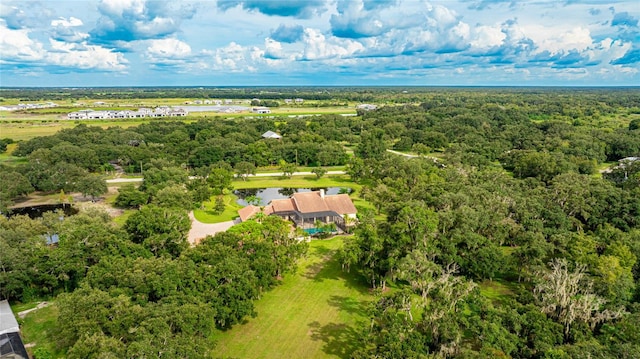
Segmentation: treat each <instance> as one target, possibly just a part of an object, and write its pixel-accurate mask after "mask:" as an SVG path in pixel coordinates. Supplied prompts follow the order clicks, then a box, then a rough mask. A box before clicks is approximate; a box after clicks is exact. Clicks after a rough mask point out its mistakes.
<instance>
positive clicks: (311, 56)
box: [301, 28, 364, 60]
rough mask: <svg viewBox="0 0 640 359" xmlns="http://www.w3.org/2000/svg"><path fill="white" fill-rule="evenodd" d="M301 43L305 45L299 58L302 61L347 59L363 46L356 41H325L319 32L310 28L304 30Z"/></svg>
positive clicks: (325, 38) (331, 39)
mask: <svg viewBox="0 0 640 359" xmlns="http://www.w3.org/2000/svg"><path fill="white" fill-rule="evenodd" d="M302 42H303V43H304V45H305V47H304V51H303V54H302V56H301V59H303V60H321V59H328V58H334V57H338V58H341V57H348V56H351V55H353V54H355V53H357V52H359V51H362V50H364V46H363V45H362V44H361V43H360V42H358V41H354V40H349V39H338V38H336V37H330V38H329V39H327V37H325V36H324V35H323V34H322V33H321V32H320V31H319V30H316V29H310V28H307V29H305V30H304V35H303V37H302Z"/></svg>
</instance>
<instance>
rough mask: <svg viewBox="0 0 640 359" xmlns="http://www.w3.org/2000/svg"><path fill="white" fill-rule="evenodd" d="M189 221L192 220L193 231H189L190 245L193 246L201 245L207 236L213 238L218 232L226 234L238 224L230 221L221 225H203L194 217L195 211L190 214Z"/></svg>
mask: <svg viewBox="0 0 640 359" xmlns="http://www.w3.org/2000/svg"><path fill="white" fill-rule="evenodd" d="M189 219H191V230H190V231H189V243H191V245H192V246H194V245H196V244H198V243H200V241H201V240H202V239H203V238H204V237H206V236H213V235H214V234H216V233H218V232H224V231H226V230H227V229H229V228H231V226H233V225H234V224H236V222H234V221H228V222H221V223H202V222H200V221H198V220H197V219H196V217H194V216H193V211H191V212H189Z"/></svg>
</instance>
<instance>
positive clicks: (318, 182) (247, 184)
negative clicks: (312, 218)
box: [233, 175, 362, 191]
mask: <svg viewBox="0 0 640 359" xmlns="http://www.w3.org/2000/svg"><path fill="white" fill-rule="evenodd" d="M233 187H234V188H235V189H249V188H269V187H285V188H315V187H348V188H352V189H354V190H356V191H360V189H361V188H362V186H361V185H359V184H357V183H355V182H353V181H352V180H351V178H350V177H349V176H348V175H337V176H324V177H322V178H320V179H317V178H316V176H293V177H291V178H279V177H251V178H248V179H247V180H246V181H243V180H238V179H236V180H234V181H233Z"/></svg>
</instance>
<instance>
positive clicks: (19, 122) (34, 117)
mask: <svg viewBox="0 0 640 359" xmlns="http://www.w3.org/2000/svg"><path fill="white" fill-rule="evenodd" d="M89 103H90V102H89ZM183 103H184V100H183V99H158V101H157V102H156V100H154V102H153V105H152V104H147V103H146V102H143V103H142V104H141V106H149V107H152V106H159V105H180V104H183ZM122 107H127V106H126V104H121V103H114V104H113V108H109V107H104V108H103V107H100V108H94V109H96V110H97V109H112V110H115V109H119V108H122ZM83 108H84V107H69V108H53V109H51V108H48V109H38V110H31V111H30V112H28V113H23V112H8V111H0V138H5V137H8V138H11V139H13V140H14V141H21V140H28V139H31V138H34V137H38V136H49V135H53V134H55V133H56V132H58V131H60V130H62V129H65V128H73V127H75V126H77V125H78V124H80V123H82V124H85V125H87V126H99V127H102V128H107V127H113V126H120V127H125V128H126V127H131V126H138V125H140V124H142V123H148V122H152V121H184V122H191V121H197V120H200V119H202V118H210V119H215V118H220V119H222V118H241V117H263V116H303V115H322V114H355V113H356V112H355V107H354V106H346V107H345V106H329V107H312V106H300V107H275V108H272V113H270V114H260V115H258V114H253V113H250V112H242V113H233V114H227V113H217V112H191V113H190V114H189V116H187V117H184V118H180V119H178V118H161V119H158V118H147V119H130V120H126V119H114V120H68V119H67V117H66V115H67V113H69V112H73V111H78V110H80V109H83Z"/></svg>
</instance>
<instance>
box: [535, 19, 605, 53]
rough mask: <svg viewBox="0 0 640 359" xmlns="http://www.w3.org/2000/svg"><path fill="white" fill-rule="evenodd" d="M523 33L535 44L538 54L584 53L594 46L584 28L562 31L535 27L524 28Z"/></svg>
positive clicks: (587, 30) (587, 31) (560, 29)
mask: <svg viewBox="0 0 640 359" xmlns="http://www.w3.org/2000/svg"><path fill="white" fill-rule="evenodd" d="M522 31H523V33H524V34H525V36H526V37H528V38H530V39H531V40H533V42H534V43H535V45H536V48H537V50H536V53H540V52H543V51H548V52H549V53H551V54H557V53H561V52H566V51H569V50H578V51H583V50H585V49H587V48H588V47H589V46H591V45H592V44H593V39H592V38H591V33H590V32H589V29H586V28H584V27H576V28H573V29H562V28H557V27H556V28H549V27H543V26H536V25H533V26H527V27H523V28H522Z"/></svg>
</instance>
